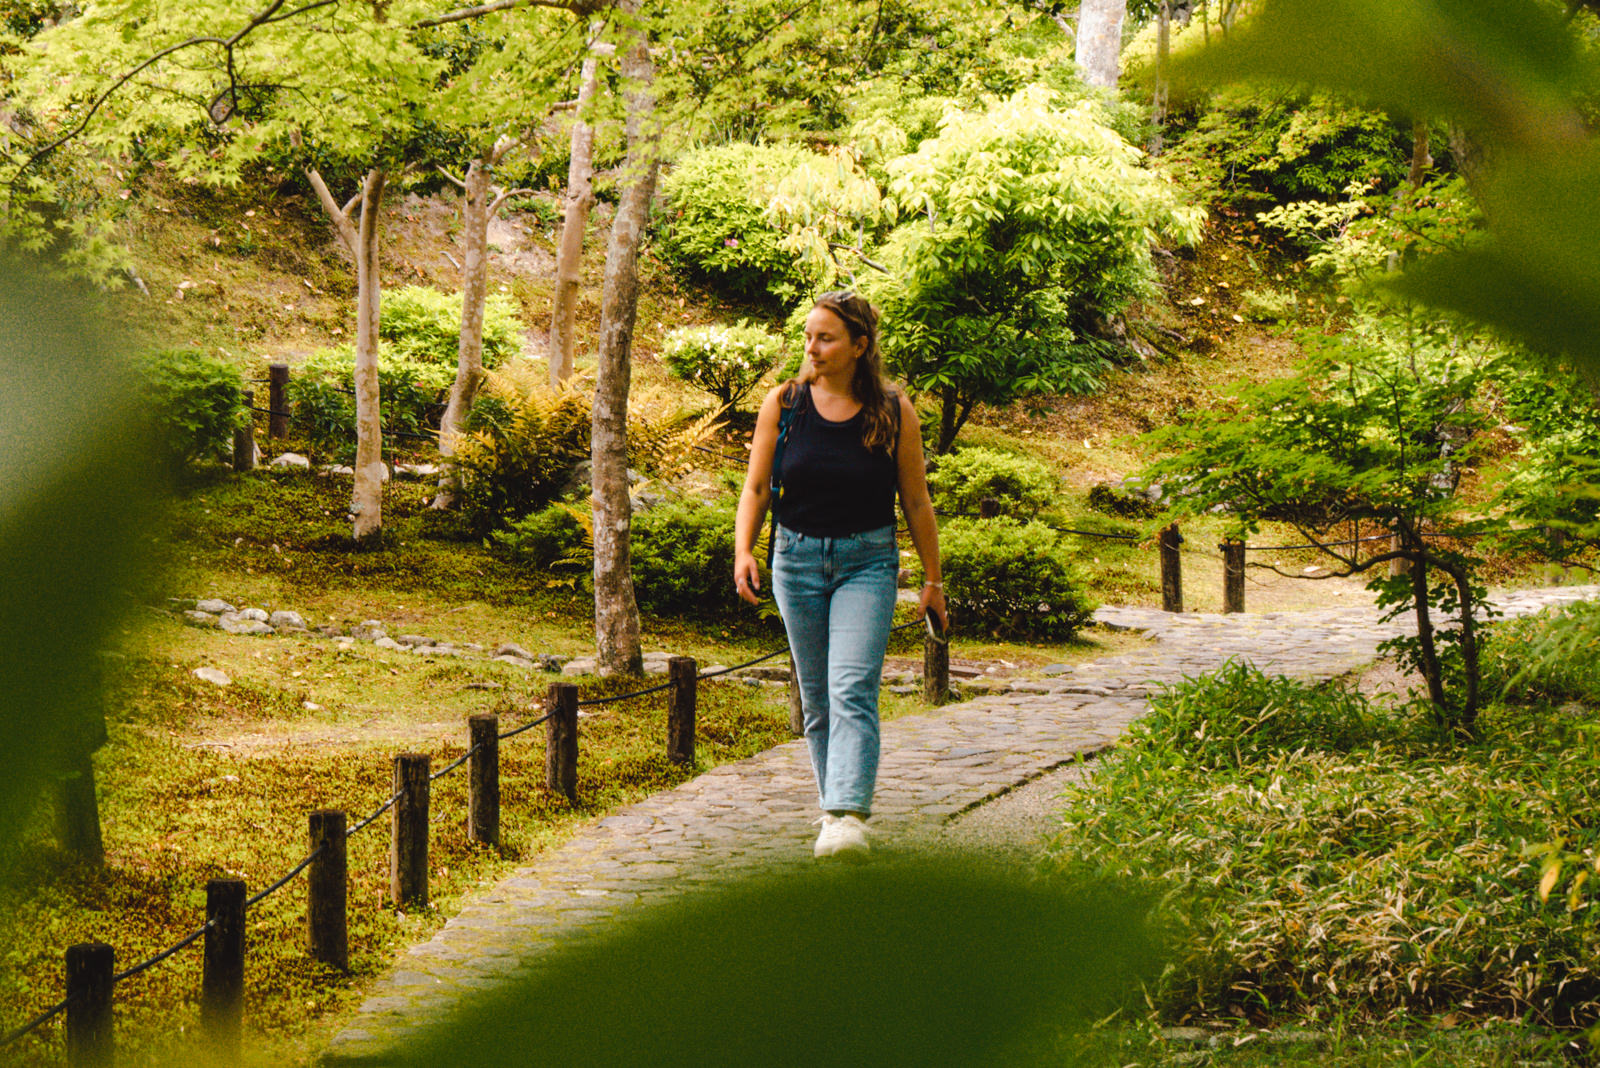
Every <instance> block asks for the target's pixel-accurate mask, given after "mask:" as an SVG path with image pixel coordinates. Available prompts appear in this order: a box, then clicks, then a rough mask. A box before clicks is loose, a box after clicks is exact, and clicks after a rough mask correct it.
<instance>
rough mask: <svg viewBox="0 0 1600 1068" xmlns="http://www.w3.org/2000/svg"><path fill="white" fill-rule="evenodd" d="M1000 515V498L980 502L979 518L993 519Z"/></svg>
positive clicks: (987, 498)
mask: <svg viewBox="0 0 1600 1068" xmlns="http://www.w3.org/2000/svg"><path fill="white" fill-rule="evenodd" d="M999 514H1000V499H999V498H998V497H985V498H983V499H982V500H981V501H979V502H978V518H979V519H993V518H994V517H995V516H997V515H999Z"/></svg>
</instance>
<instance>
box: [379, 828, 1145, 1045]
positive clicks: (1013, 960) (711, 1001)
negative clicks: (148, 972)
mask: <svg viewBox="0 0 1600 1068" xmlns="http://www.w3.org/2000/svg"><path fill="white" fill-rule="evenodd" d="M1148 907H1149V901H1148V900H1143V899H1141V896H1140V895H1138V894H1131V895H1130V894H1129V893H1127V891H1126V889H1125V888H1118V887H1111V886H1085V885H1080V886H1076V887H1072V888H1063V887H1061V886H1059V885H1051V884H1049V883H1047V882H1042V881H1039V880H1037V879H1035V878H1032V877H1030V875H1029V874H1028V873H1026V872H1018V871H1015V870H1011V871H1003V870H1000V869H996V868H987V867H981V866H975V865H973V864H971V863H966V862H957V861H953V860H950V859H949V858H935V859H921V860H912V859H908V858H901V859H893V860H891V859H889V858H883V857H879V858H875V859H874V860H873V861H872V862H871V863H870V864H868V865H865V866H862V867H839V866H836V865H818V866H816V867H806V868H799V869H795V868H785V869H783V870H781V871H775V872H773V873H771V874H768V875H764V876H760V877H757V878H754V879H752V880H749V881H747V882H743V883H735V884H731V885H727V886H723V887H720V888H717V889H713V890H709V891H703V892H696V893H692V894H690V893H686V894H685V895H684V896H682V897H679V898H676V899H673V900H671V901H669V902H667V903H665V904H663V905H661V906H657V907H654V908H648V909H645V910H643V911H642V912H640V913H638V914H637V915H635V916H632V917H627V918H624V919H621V920H618V921H617V922H616V923H615V924H614V925H612V926H610V927H608V928H607V929H606V930H605V931H604V932H603V933H600V934H597V935H595V936H593V937H592V938H589V939H584V940H579V941H576V942H574V943H570V944H569V945H567V946H566V947H565V948H563V949H561V950H558V951H556V952H555V953H554V954H552V956H551V957H550V958H549V959H548V960H547V961H546V962H544V964H543V965H542V966H541V967H540V969H539V971H538V972H537V973H536V974H535V975H534V976H533V977H532V978H530V979H525V980H522V981H519V982H515V983H512V984H510V985H508V986H507V987H505V988H504V989H502V990H500V991H499V992H498V993H495V994H492V995H488V996H485V997H484V998H481V999H476V1000H475V1001H474V1002H473V1003H472V1004H470V1005H465V1006H462V1007H461V1010H460V1011H459V1012H458V1013H457V1014H455V1015H454V1016H453V1017H452V1018H451V1019H450V1020H449V1021H447V1022H446V1023H444V1024H442V1025H440V1026H439V1027H438V1028H436V1029H435V1030H434V1031H433V1032H432V1033H431V1034H429V1035H428V1036H426V1037H425V1038H424V1039H423V1040H421V1041H418V1042H415V1043H413V1044H412V1045H411V1046H410V1047H409V1048H408V1049H406V1050H404V1051H402V1052H401V1053H399V1054H398V1055H397V1056H396V1057H395V1058H394V1059H393V1060H392V1061H390V1060H386V1061H385V1063H393V1064H396V1065H418V1066H420V1065H429V1066H436V1065H444V1064H450V1065H462V1066H472V1068H491V1066H498V1065H517V1066H519V1068H520V1066H522V1065H526V1064H528V1063H530V1062H531V1061H536V1062H537V1063H540V1064H559V1065H563V1066H566V1068H579V1066H586V1065H593V1066H596V1068H601V1066H604V1068H621V1066H626V1065H645V1064H648V1065H653V1066H669V1065H685V1066H687V1065H694V1066H696V1068H699V1066H703V1065H761V1066H762V1068H787V1066H791V1065H792V1066H794V1068H827V1066H832V1065H913V1064H914V1065H978V1064H986V1065H987V1064H1005V1063H1017V1058H1018V1054H1019V1051H1021V1052H1027V1053H1029V1054H1031V1055H1035V1056H1036V1055H1037V1053H1038V1051H1039V1049H1041V1048H1045V1045H1044V1044H1046V1043H1047V1042H1048V1038H1047V1036H1048V1034H1049V1033H1050V1032H1051V1031H1053V1030H1059V1029H1062V1028H1067V1027H1072V1026H1082V1025H1084V1024H1087V1023H1088V1022H1090V1021H1092V1020H1093V1019H1096V1018H1098V1017H1099V1016H1102V1015H1104V1014H1106V1013H1108V1012H1110V1011H1112V1010H1114V1009H1115V1008H1116V1007H1117V1006H1118V1005H1119V1004H1120V1003H1122V1002H1123V1000H1124V999H1126V998H1127V997H1128V995H1129V993H1130V991H1131V990H1132V989H1133V987H1134V984H1136V983H1137V982H1138V981H1139V980H1140V979H1143V978H1149V977H1150V976H1151V975H1152V969H1153V968H1154V966H1155V953H1154V951H1153V943H1152V939H1151V938H1150V936H1149V933H1148V932H1147V930H1146V928H1145V922H1144V915H1145V912H1146V910H1147V908H1148ZM530 1059H531V1061H530Z"/></svg>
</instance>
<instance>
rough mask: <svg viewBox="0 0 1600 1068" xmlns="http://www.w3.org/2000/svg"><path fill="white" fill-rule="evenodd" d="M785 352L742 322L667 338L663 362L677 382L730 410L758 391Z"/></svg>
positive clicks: (686, 330)
mask: <svg viewBox="0 0 1600 1068" xmlns="http://www.w3.org/2000/svg"><path fill="white" fill-rule="evenodd" d="M782 352H783V342H782V340H781V339H779V338H776V337H774V336H773V335H771V334H769V333H767V332H766V331H765V330H763V329H761V328H760V327H759V326H751V325H750V324H749V322H748V321H746V320H744V319H740V320H739V322H738V323H737V324H736V325H734V326H686V327H681V328H679V329H677V330H674V331H672V333H670V334H668V335H667V340H666V344H665V345H664V346H663V347H662V349H661V359H662V362H664V363H665V364H666V365H667V371H668V372H669V373H670V374H671V375H672V376H673V377H674V378H677V379H681V380H682V381H684V382H689V383H692V384H693V385H696V386H699V387H700V388H701V389H703V390H705V391H706V392H707V393H710V394H711V395H712V396H714V397H716V398H717V399H718V400H719V401H721V402H722V403H723V405H724V406H727V407H731V406H733V405H734V404H737V403H738V402H739V401H740V400H741V399H742V398H743V397H744V396H745V394H747V393H749V392H750V391H751V390H752V389H754V388H755V384H756V383H757V382H759V381H761V376H762V375H764V374H766V373H767V372H768V371H770V370H772V366H773V364H775V363H777V362H778V357H779V356H780V355H781V354H782Z"/></svg>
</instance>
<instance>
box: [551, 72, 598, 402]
mask: <svg viewBox="0 0 1600 1068" xmlns="http://www.w3.org/2000/svg"><path fill="white" fill-rule="evenodd" d="M599 69H600V66H599V60H598V59H597V57H596V56H594V55H593V54H592V53H591V54H590V55H589V56H588V57H587V58H586V59H585V60H584V61H583V74H582V76H581V78H580V81H579V84H578V106H577V109H576V112H575V114H574V117H573V120H572V160H571V162H570V163H569V164H568V166H567V208H566V215H565V216H564V217H563V219H562V221H561V250H560V252H559V253H558V255H557V257H556V292H555V299H554V301H553V302H552V307H551V311H550V386H551V388H552V389H554V388H556V387H559V386H560V385H561V383H563V382H565V381H566V380H567V379H569V378H571V377H572V368H573V358H574V354H575V352H576V349H577V338H576V337H575V333H576V329H575V328H576V323H577V317H578V289H579V287H580V286H581V285H582V283H583V236H584V231H585V229H587V227H588V225H589V208H590V206H591V205H592V204H593V203H594V127H593V126H591V125H590V124H589V123H588V121H587V120H586V119H585V114H586V112H587V110H588V107H589V103H590V101H592V100H593V99H594V91H595V83H596V82H597V81H598V80H599Z"/></svg>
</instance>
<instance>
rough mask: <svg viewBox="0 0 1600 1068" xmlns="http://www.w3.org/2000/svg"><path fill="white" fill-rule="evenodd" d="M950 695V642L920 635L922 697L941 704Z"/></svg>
mask: <svg viewBox="0 0 1600 1068" xmlns="http://www.w3.org/2000/svg"><path fill="white" fill-rule="evenodd" d="M949 696H950V643H949V642H940V641H934V639H933V635H931V634H924V635H923V636H922V699H923V700H924V701H927V702H928V703H929V704H933V705H937V704H942V703H943V702H944V699H945V698H947V697H949Z"/></svg>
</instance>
